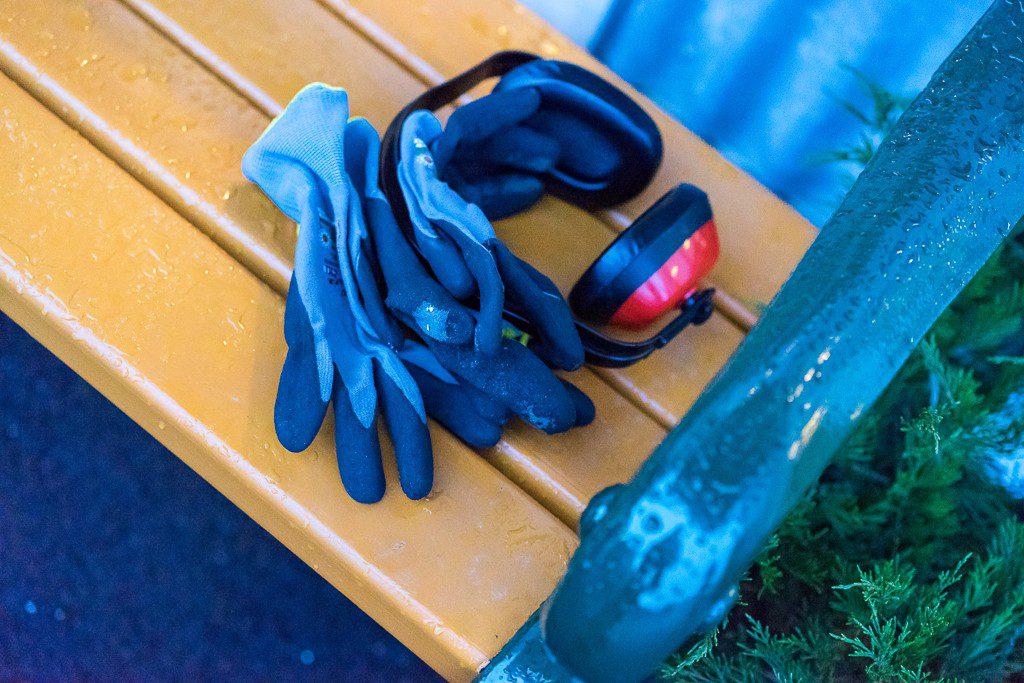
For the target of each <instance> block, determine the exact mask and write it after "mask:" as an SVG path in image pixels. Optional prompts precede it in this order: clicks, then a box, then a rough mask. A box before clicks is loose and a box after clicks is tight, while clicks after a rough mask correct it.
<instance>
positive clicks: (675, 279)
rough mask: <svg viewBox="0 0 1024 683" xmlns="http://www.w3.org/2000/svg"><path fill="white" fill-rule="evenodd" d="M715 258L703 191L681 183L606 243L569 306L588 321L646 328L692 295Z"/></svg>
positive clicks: (712, 226)
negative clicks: (613, 239) (610, 241)
mask: <svg viewBox="0 0 1024 683" xmlns="http://www.w3.org/2000/svg"><path fill="white" fill-rule="evenodd" d="M717 258H718V236H717V232H716V229H715V224H714V220H713V218H712V214H711V204H710V203H709V202H708V197H707V195H706V194H704V192H702V191H701V190H699V189H698V188H696V187H694V186H693V185H685V184H684V185H679V186H678V187H676V188H675V189H674V190H672V191H670V192H669V193H667V194H666V195H665V196H663V197H662V198H661V199H659V200H658V201H657V202H655V204H654V205H653V206H651V207H650V208H649V209H647V211H645V212H644V213H643V214H642V215H641V216H640V217H639V218H638V219H637V220H636V221H635V222H634V223H633V225H631V226H630V227H629V228H628V229H627V230H625V231H624V232H623V233H622V234H621V235H619V236H618V237H617V238H616V239H615V241H613V242H612V243H611V244H610V245H608V247H607V248H606V249H605V250H604V252H602V254H601V255H600V256H599V257H598V258H597V260H596V261H595V262H594V263H593V264H592V265H591V266H590V267H589V268H588V269H587V271H586V272H585V273H583V275H582V277H580V279H579V281H578V282H577V283H576V286H575V287H573V289H572V291H571V292H570V293H569V305H570V306H571V307H572V310H573V312H574V313H575V314H576V315H577V316H579V317H580V318H583V319H584V320H587V321H589V322H592V323H596V324H614V325H622V326H624V327H644V326H646V325H648V324H650V323H651V322H653V321H654V320H657V319H658V318H660V317H661V316H662V315H664V314H665V313H667V312H668V311H669V310H671V309H673V308H677V307H679V306H680V305H681V304H682V303H683V302H684V301H685V300H686V299H687V298H688V297H689V296H690V295H692V294H693V293H694V292H695V291H696V290H697V288H698V286H699V284H700V280H701V279H702V278H703V277H704V276H705V275H707V273H708V271H709V270H710V269H711V267H712V266H713V265H714V262H715V260H716V259H717Z"/></svg>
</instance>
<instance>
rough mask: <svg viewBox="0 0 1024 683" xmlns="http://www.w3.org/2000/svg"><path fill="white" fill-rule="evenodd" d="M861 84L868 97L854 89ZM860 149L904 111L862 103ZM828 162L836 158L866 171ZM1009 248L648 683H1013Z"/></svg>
mask: <svg viewBox="0 0 1024 683" xmlns="http://www.w3.org/2000/svg"><path fill="white" fill-rule="evenodd" d="M865 82H866V81H865ZM869 90H870V92H871V93H872V97H873V99H874V101H875V106H874V108H873V109H872V110H871V111H869V112H859V113H858V114H857V115H858V118H860V120H861V121H862V122H864V123H865V124H866V125H867V126H868V127H869V133H868V134H867V136H868V137H869V138H870V139H875V137H876V136H877V135H879V134H884V133H882V132H881V131H882V130H884V131H886V132H887V130H888V128H887V127H886V126H891V125H892V117H893V111H894V108H897V107H898V106H900V105H901V103H903V102H905V100H903V99H901V98H894V97H891V96H888V95H884V94H883V93H884V91H882V89H880V88H878V87H877V86H874V85H872V86H870V87H869ZM864 145H865V146H864V147H863V151H864V154H863V155H861V156H858V155H860V152H859V151H857V150H841V151H840V152H837V153H836V154H835V155H834V157H833V158H835V159H841V160H843V161H849V160H851V159H853V160H856V161H858V162H863V163H866V162H867V160H868V159H870V156H871V154H872V153H873V149H874V148H873V146H872V147H869V146H867V143H864ZM1022 321H1024V237H1022V234H1021V230H1018V231H1017V232H1016V234H1015V236H1014V237H1013V238H1011V240H1009V241H1008V243H1007V244H1006V246H1005V247H1004V248H1003V249H1002V250H1001V251H1000V252H999V253H998V254H997V255H996V256H994V257H993V258H992V260H991V261H990V262H989V263H988V264H987V265H986V266H985V268H984V269H983V270H982V272H980V273H979V274H978V276H977V277H976V278H975V279H974V280H973V281H972V282H971V284H970V285H969V286H968V288H967V289H966V290H965V291H964V292H963V294H962V295H961V296H960V297H959V298H958V299H957V300H956V301H955V302H954V304H953V305H952V306H951V307H950V309H949V310H948V311H947V312H946V313H945V314H944V315H943V316H942V317H941V318H940V320H939V321H938V322H937V323H936V324H935V326H934V327H933V329H932V331H931V333H930V335H929V337H928V339H927V340H926V341H925V342H924V343H922V344H921V346H920V348H919V349H918V351H917V353H916V354H915V355H914V356H913V357H912V358H911V360H909V361H908V362H907V364H906V366H905V367H904V368H903V369H902V370H901V371H900V373H899V375H898V376H897V378H896V379H895V380H894V381H893V383H892V384H891V385H890V386H889V387H888V389H887V390H886V392H885V394H884V395H883V397H882V398H881V399H880V400H879V401H878V402H877V403H876V405H875V406H874V407H873V408H872V410H871V411H869V412H868V414H866V415H865V416H864V418H863V419H862V420H861V422H860V424H859V425H858V428H857V430H856V432H855V433H854V434H853V435H852V437H851V438H850V439H849V440H848V442H847V443H846V444H845V445H844V447H843V448H842V450H841V452H840V453H839V454H838V455H837V457H836V458H835V460H834V462H833V463H832V465H830V467H829V468H828V469H827V470H826V472H825V473H824V475H823V476H822V478H821V480H820V482H819V483H818V485H817V486H816V488H815V489H814V490H813V491H811V492H810V493H809V494H808V495H807V497H806V498H805V499H804V500H803V501H802V502H801V503H800V504H799V505H798V506H797V507H796V509H794V510H793V511H792V513H791V514H790V515H789V517H788V518H787V519H786V521H785V522H784V524H783V525H782V527H781V528H780V529H779V530H778V531H777V532H776V533H775V535H774V536H773V537H772V539H771V540H770V542H769V543H768V545H767V547H766V548H765V549H764V551H763V552H762V554H761V557H760V558H759V559H758V561H757V562H756V564H755V566H754V567H753V568H752V569H751V572H750V574H749V576H748V577H747V579H746V580H745V581H744V582H743V583H742V584H741V586H740V600H739V602H738V603H737V606H736V607H735V608H734V609H733V611H732V612H731V614H730V615H729V617H728V619H727V621H726V622H725V623H723V624H722V625H721V626H719V628H718V629H717V630H716V631H715V632H714V633H711V634H707V635H705V636H703V637H702V638H700V639H699V640H698V641H697V642H695V643H691V644H690V645H688V647H687V648H685V649H684V650H682V651H680V653H678V654H677V655H676V656H674V657H673V658H672V659H671V660H670V661H669V662H667V663H666V664H665V666H664V667H663V669H662V671H661V675H662V677H663V678H665V679H668V680H672V681H688V682H693V683H710V682H723V683H724V682H726V681H728V682H732V681H764V680H775V681H786V682H789V681H794V682H796V681H849V680H871V681H938V680H950V681H952V680H963V681H986V680H1002V679H1006V678H1012V677H1016V676H1021V675H1022V674H1024V638H1021V636H1022V635H1024V507H1022V505H1021V502H1020V501H1017V500H1014V499H1013V498H1011V496H1010V495H1008V494H1007V492H1006V491H1005V490H1004V489H1003V488H1002V487H1001V486H999V485H998V484H996V483H994V482H993V480H992V476H991V469H990V462H991V456H992V454H994V453H997V452H998V453H1006V452H1007V450H1008V449H1009V450H1010V451H1011V452H1013V453H1020V449H1022V448H1024V443H1022V442H1021V436H1022V435H1024V416H1022V415H1021V414H1020V413H1021V410H1020V408H1021V405H1022V400H1024V399H1022V397H1024V322H1022Z"/></svg>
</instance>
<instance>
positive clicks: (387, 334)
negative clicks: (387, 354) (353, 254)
mask: <svg viewBox="0 0 1024 683" xmlns="http://www.w3.org/2000/svg"><path fill="white" fill-rule="evenodd" d="M355 265H356V267H355V275H356V281H357V282H358V283H359V295H360V298H361V299H362V301H363V309H364V310H365V311H366V317H367V319H368V320H369V321H370V326H371V327H372V328H373V331H374V332H376V333H377V335H378V336H379V337H380V339H381V341H383V342H384V343H385V344H387V345H388V346H389V347H391V348H392V349H398V348H401V346H402V341H403V340H404V338H405V335H403V334H402V329H401V327H399V325H398V323H397V322H396V321H395V319H394V318H393V317H392V316H391V314H390V313H388V310H387V308H386V307H385V306H384V301H383V300H382V299H381V292H380V286H379V284H378V282H377V275H376V273H374V268H373V263H372V261H371V260H370V258H369V250H368V249H367V250H365V251H364V252H363V253H362V254H361V258H360V259H359V260H358V261H356V264H355Z"/></svg>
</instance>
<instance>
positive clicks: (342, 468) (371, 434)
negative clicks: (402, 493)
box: [334, 377, 385, 503]
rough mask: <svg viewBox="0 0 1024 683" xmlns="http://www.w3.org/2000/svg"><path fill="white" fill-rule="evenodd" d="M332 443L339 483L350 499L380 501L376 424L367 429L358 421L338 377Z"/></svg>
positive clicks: (381, 484) (381, 469) (381, 485)
mask: <svg viewBox="0 0 1024 683" xmlns="http://www.w3.org/2000/svg"><path fill="white" fill-rule="evenodd" d="M334 441H335V449H336V451H337V455H338V472H339V473H340V474H341V483H342V484H343V485H344V486H345V490H346V491H347V492H348V495H349V496H351V497H352V500H354V501H356V502H357V503H376V502H377V501H379V500H380V499H381V498H383V497H384V490H385V483H384V465H383V463H382V462H381V455H380V438H379V437H378V435H377V425H376V423H374V424H371V425H370V427H369V428H367V427H364V426H363V425H362V424H361V423H360V422H359V419H358V418H357V417H356V415H355V413H354V412H352V404H351V402H350V401H349V398H348V393H347V392H346V391H345V388H344V385H343V384H342V382H341V378H340V377H335V378H334Z"/></svg>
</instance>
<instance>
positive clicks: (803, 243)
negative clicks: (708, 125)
mask: <svg viewBox="0 0 1024 683" xmlns="http://www.w3.org/2000/svg"><path fill="white" fill-rule="evenodd" d="M320 1H321V2H322V3H323V4H324V5H325V6H329V7H332V8H334V9H335V11H336V12H337V14H338V15H339V16H342V17H344V18H345V19H346V20H347V21H349V22H350V23H351V24H352V25H353V26H354V27H357V28H360V30H362V31H363V32H364V33H365V34H367V35H370V36H377V38H376V39H377V43H378V44H379V45H380V46H381V48H382V49H384V50H396V49H397V51H396V53H395V56H396V58H397V59H399V60H401V61H405V63H406V64H407V66H408V67H409V68H410V70H413V71H417V72H418V75H419V76H420V77H421V79H423V80H428V81H432V80H436V79H437V78H438V76H437V75H435V73H434V72H435V70H436V72H439V74H440V76H441V77H445V78H447V77H451V76H452V75H454V74H456V73H459V72H460V71H462V70H463V69H465V68H467V67H468V66H470V65H472V64H475V63H476V62H478V61H480V60H481V59H484V58H485V57H487V56H488V55H490V54H491V53H493V52H496V51H498V50H507V49H520V50H528V51H530V52H535V53H537V54H540V55H541V56H543V57H549V58H557V59H568V60H570V61H573V62H576V63H578V64H581V65H583V66H586V67H587V68H589V69H591V70H593V71H595V72H597V73H599V74H601V75H602V76H604V77H605V78H607V79H609V80H610V81H612V82H614V83H616V84H617V85H618V86H619V87H621V88H623V89H624V90H626V91H627V92H628V93H630V94H631V95H632V96H633V97H634V98H635V99H636V100H637V101H638V102H640V103H641V104H642V105H643V106H644V108H645V109H646V110H647V111H648V112H649V113H650V114H651V115H652V116H653V117H654V119H655V121H656V122H657V124H658V127H659V128H660V129H661V133H662V135H663V137H664V140H665V160H664V162H663V164H662V167H661V170H660V171H659V173H658V176H657V177H656V178H655V180H654V182H652V183H651V185H650V186H649V187H648V188H647V189H646V190H645V191H644V192H643V193H642V194H641V195H640V196H639V197H637V198H636V199H634V200H633V201H631V202H629V203H628V204H626V205H625V206H623V207H622V209H621V215H619V213H620V212H613V213H612V215H611V216H610V219H611V220H612V221H613V222H615V223H617V224H618V225H619V226H620V227H624V226H625V225H626V224H628V222H629V221H630V220H632V219H634V218H636V217H637V216H638V215H639V214H640V213H641V212H642V211H643V210H644V208H646V207H648V206H650V205H651V204H652V203H653V202H654V201H655V200H657V199H658V197H660V196H661V195H663V194H664V193H665V192H666V191H668V190H669V189H671V188H672V187H674V186H675V185H677V184H678V183H680V182H690V183H694V184H696V185H699V186H700V187H701V188H703V189H704V190H705V191H706V192H707V193H708V195H709V196H710V197H711V204H712V207H713V208H714V211H715V216H716V218H717V221H718V226H719V229H720V234H721V239H722V258H721V260H720V261H719V264H718V266H717V267H716V268H715V270H714V272H713V273H712V275H711V279H712V280H713V283H714V284H715V285H717V286H719V287H721V288H723V289H724V290H725V291H726V292H728V293H729V294H731V295H732V296H733V297H735V298H737V299H738V300H739V301H740V302H741V303H743V304H745V305H746V306H748V307H752V306H754V305H755V304H757V303H761V302H764V303H767V302H768V301H769V300H770V299H771V297H772V296H774V295H775V292H776V291H777V290H778V288H779V287H780V286H781V285H782V283H783V282H784V281H785V280H786V278H787V277H788V276H789V274H790V272H792V270H793V268H794V267H795V266H796V264H797V263H798V262H799V260H800V258H801V257H802V256H803V254H804V251H806V249H807V247H808V246H809V245H810V243H811V241H812V240H813V239H814V236H815V235H816V234H817V231H816V230H815V228H814V227H813V226H812V225H811V224H810V223H808V222H807V221H806V220H805V219H804V218H803V217H802V216H800V215H799V214H798V213H797V212H796V211H794V210H793V209H792V208H791V207H790V206H789V205H787V204H786V203H785V202H782V201H780V200H779V199H778V198H777V197H775V196H774V195H773V194H772V193H771V192H769V191H768V190H767V189H765V188H764V187H763V186H762V185H760V184H759V183H758V182H757V181H755V180H754V179H753V178H751V177H750V176H749V175H747V174H746V173H744V172H743V171H741V170H739V169H738V168H736V167H735V166H733V165H732V164H731V163H729V162H728V161H726V160H725V158H724V157H722V156H721V154H719V153H718V152H717V151H715V149H714V148H712V147H711V146H709V145H708V144H707V143H705V142H704V141H703V140H701V139H700V138H698V137H697V136H696V135H694V134H693V133H691V132H690V131H689V130H687V129H686V128H684V127H683V126H682V125H680V124H679V123H678V122H677V121H675V120H673V119H672V118H671V117H669V116H668V115H667V114H665V113H664V112H663V111H662V110H661V109H659V108H658V107H657V106H656V105H655V104H653V103H652V102H651V101H650V100H648V99H647V98H646V97H644V96H643V95H641V94H639V93H638V92H636V91H635V90H634V89H633V88H632V87H631V86H629V85H628V84H626V83H625V82H624V81H623V80H622V79H621V78H619V77H618V76H616V75H615V74H614V73H612V72H611V71H610V70H609V69H608V68H607V67H605V66H603V65H602V64H601V63H600V62H598V61H597V60H596V59H594V58H593V57H592V56H591V55H590V54H588V53H587V52H586V51H585V50H584V49H583V48H581V47H579V46H578V45H576V44H574V43H573V42H572V41H570V40H569V39H568V38H566V37H565V36H563V35H562V34H561V33H559V32H558V31H557V30H555V29H554V28H552V27H551V26H550V25H549V24H547V23H546V22H544V21H543V20H542V19H540V18H539V17H537V16H536V15H535V14H533V12H531V11H530V10H529V9H527V8H526V7H524V6H523V5H522V4H520V3H518V2H515V0H444V2H434V1H433V0H407V1H405V0H404V1H403V2H394V0H320ZM409 52H411V53H412V54H413V55H415V56H416V57H417V59H415V60H408V59H403V55H405V54H408V53H409ZM423 62H426V63H428V64H429V65H430V66H431V67H432V68H431V69H430V70H427V71H423V70H421V69H417V65H418V64H421V63H423ZM742 316H743V313H742V312H737V316H736V317H742Z"/></svg>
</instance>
